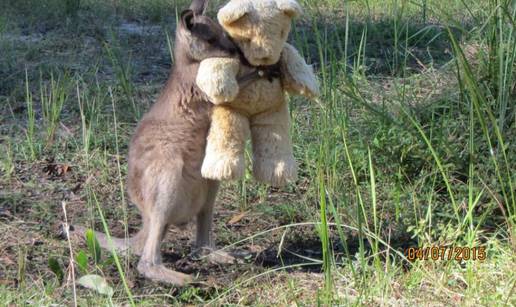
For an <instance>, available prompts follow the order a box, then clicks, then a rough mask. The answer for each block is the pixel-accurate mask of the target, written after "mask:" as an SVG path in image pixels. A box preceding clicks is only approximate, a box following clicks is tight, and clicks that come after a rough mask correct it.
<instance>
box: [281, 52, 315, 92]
mask: <svg viewBox="0 0 516 307" xmlns="http://www.w3.org/2000/svg"><path fill="white" fill-rule="evenodd" d="M281 73H282V82H283V87H284V89H285V91H287V92H289V93H292V94H296V95H303V96H305V97H308V98H315V97H317V96H318V95H319V85H318V83H317V78H316V76H315V74H314V71H313V68H312V66H310V65H308V64H307V63H306V62H305V60H304V59H303V58H302V57H301V55H300V54H299V52H298V51H297V50H296V48H294V47H293V46H292V45H290V44H285V47H284V48H283V52H282V55H281Z"/></svg>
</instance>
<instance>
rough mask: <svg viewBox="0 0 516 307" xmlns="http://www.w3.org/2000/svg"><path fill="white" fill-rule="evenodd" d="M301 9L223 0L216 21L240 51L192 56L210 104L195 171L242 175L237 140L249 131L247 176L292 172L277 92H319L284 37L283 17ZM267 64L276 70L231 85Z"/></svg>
mask: <svg viewBox="0 0 516 307" xmlns="http://www.w3.org/2000/svg"><path fill="white" fill-rule="evenodd" d="M301 11H302V10H301V7H300V5H299V4H298V3H297V2H296V1H294V0H262V1H256V0H230V1H229V3H227V4H226V5H225V6H224V7H222V8H221V9H220V11H219V12H218V15H217V18H218V21H219V23H220V24H221V25H222V27H223V28H224V30H226V31H227V33H228V34H229V36H230V37H231V38H232V39H233V41H234V42H235V43H236V44H237V45H238V47H239V48H240V50H241V51H242V53H243V56H244V58H245V59H242V60H241V59H238V58H209V59H205V60H203V61H202V62H201V64H200V67H199V70H198V74H197V77H196V83H197V85H198V86H199V88H200V89H201V90H202V91H203V92H205V94H206V95H207V96H208V97H209V98H210V100H211V101H212V102H213V103H214V104H215V106H214V108H213V113H212V116H211V120H212V122H211V126H210V130H209V134H208V138H207V147H206V156H205V158H204V161H203V164H202V170H201V172H202V175H203V177H205V178H209V179H215V180H229V179H236V178H240V177H242V176H243V174H244V170H245V165H244V160H245V158H244V148H245V142H246V140H247V139H248V137H249V135H251V142H252V148H253V174H254V177H255V179H257V180H258V181H261V182H265V183H269V184H271V185H273V186H281V185H283V184H285V183H286V182H288V181H293V180H295V179H296V178H297V164H296V161H295V160H294V157H293V154H292V144H291V139H290V135H289V124H290V117H289V110H288V104H287V101H286V99H285V92H288V93H291V94H300V95H304V96H306V97H309V98H313V97H315V96H317V95H318V94H319V89H318V84H317V80H316V77H315V75H314V72H313V70H312V67H311V66H309V65H307V64H306V62H305V61H304V59H303V58H302V57H301V56H300V54H299V52H298V51H297V50H296V49H295V48H294V47H293V46H291V45H289V44H287V43H286V41H287V37H288V34H289V32H290V27H291V21H292V19H293V18H294V17H297V16H298V15H300V14H301ZM245 62H248V63H245ZM271 65H277V66H279V78H273V79H271V78H269V79H267V78H261V79H258V80H256V81H252V82H250V83H249V84H248V85H246V86H245V87H242V88H239V83H238V80H239V78H245V76H248V75H250V74H252V73H253V72H254V71H256V70H258V71H262V69H267V67H269V66H271Z"/></svg>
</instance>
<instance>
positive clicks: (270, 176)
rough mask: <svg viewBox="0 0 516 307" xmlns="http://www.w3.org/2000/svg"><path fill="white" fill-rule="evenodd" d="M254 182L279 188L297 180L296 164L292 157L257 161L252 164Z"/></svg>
mask: <svg viewBox="0 0 516 307" xmlns="http://www.w3.org/2000/svg"><path fill="white" fill-rule="evenodd" d="M253 174H254V177H255V178H256V180H258V181H260V182H263V183H267V184H270V185H272V186H274V187H280V186H283V185H285V184H287V182H289V181H295V180H296V179H297V163H296V161H295V160H294V158H293V157H287V158H280V159H274V160H271V159H263V160H262V159H258V160H255V163H254V164H253Z"/></svg>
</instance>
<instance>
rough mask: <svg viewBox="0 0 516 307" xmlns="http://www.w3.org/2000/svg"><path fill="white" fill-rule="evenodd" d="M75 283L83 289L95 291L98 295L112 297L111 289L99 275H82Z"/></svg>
mask: <svg viewBox="0 0 516 307" xmlns="http://www.w3.org/2000/svg"><path fill="white" fill-rule="evenodd" d="M77 283H78V284H79V285H81V286H83V287H85V288H88V289H92V290H95V291H97V292H98V293H100V294H105V295H107V296H113V288H111V287H110V286H109V285H108V283H107V281H106V280H105V279H104V278H103V277H102V276H99V275H94V274H90V275H84V276H82V277H81V278H79V280H77Z"/></svg>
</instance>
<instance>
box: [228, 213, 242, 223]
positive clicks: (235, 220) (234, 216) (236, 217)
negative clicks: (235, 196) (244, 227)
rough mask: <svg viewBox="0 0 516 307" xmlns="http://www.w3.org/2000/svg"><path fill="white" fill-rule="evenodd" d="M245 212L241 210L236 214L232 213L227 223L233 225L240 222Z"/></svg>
mask: <svg viewBox="0 0 516 307" xmlns="http://www.w3.org/2000/svg"><path fill="white" fill-rule="evenodd" d="M246 214H247V212H242V213H239V214H237V215H233V217H232V218H231V219H230V220H229V222H228V225H233V224H236V223H238V222H240V220H241V219H243V218H244V216H245V215H246Z"/></svg>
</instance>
